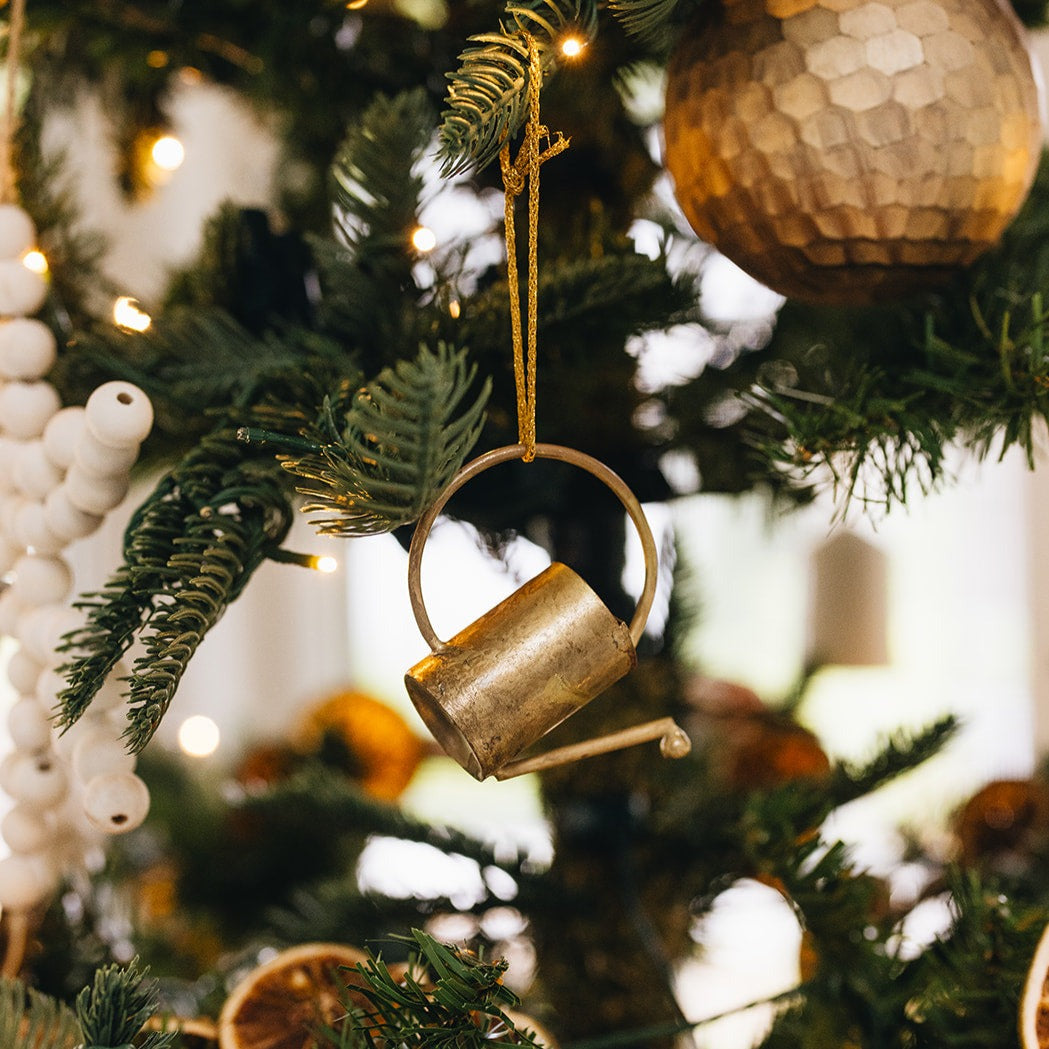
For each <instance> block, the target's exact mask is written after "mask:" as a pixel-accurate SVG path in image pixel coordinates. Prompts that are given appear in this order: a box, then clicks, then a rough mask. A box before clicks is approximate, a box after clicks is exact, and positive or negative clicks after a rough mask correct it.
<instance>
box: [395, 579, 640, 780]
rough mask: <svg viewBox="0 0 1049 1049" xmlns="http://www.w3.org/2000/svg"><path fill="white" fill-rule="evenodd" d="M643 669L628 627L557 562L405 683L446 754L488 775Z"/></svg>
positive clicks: (425, 661) (422, 664)
mask: <svg viewBox="0 0 1049 1049" xmlns="http://www.w3.org/2000/svg"><path fill="white" fill-rule="evenodd" d="M636 664H637V655H636V653H635V651H634V643H633V640H632V639H631V637H630V628H629V627H628V626H627V625H626V624H625V623H624V622H622V621H621V620H620V619H617V618H616V617H615V616H614V615H613V614H612V613H611V612H610V611H609V610H608V608H607V607H606V606H605V605H604V603H603V602H602V601H601V600H600V598H598V596H597V595H596V594H595V593H594V591H593V590H592V589H591V588H590V587H589V586H588V585H587V583H586V582H585V581H584V580H583V579H582V578H581V577H580V576H578V575H577V574H576V573H575V572H573V571H572V569H571V568H568V567H567V566H566V565H563V564H560V563H558V562H554V563H553V564H552V565H550V567H549V568H547V569H546V570H545V571H543V572H542V573H540V574H539V575H538V576H536V577H535V578H534V579H531V580H529V581H528V582H527V583H525V584H524V585H523V586H522V587H521V588H520V589H519V590H517V591H516V592H515V593H513V594H511V595H510V596H509V597H508V598H506V600H505V601H502V602H501V603H500V604H498V605H496V606H495V607H494V608H493V609H491V610H490V611H489V612H486V613H485V614H484V615H483V616H481V618H480V619H478V620H476V621H475V622H473V623H471V624H470V625H469V626H468V627H466V628H465V629H464V630H462V631H460V632H459V633H458V634H456V635H455V637H453V638H452V639H451V640H450V641H448V642H447V643H446V644H444V645H443V646H441V647H440V648H438V649H437V650H436V651H434V652H431V653H430V654H429V655H428V656H426V657H425V658H424V659H422V660H420V661H419V662H418V663H416V665H415V666H413V667H412V668H411V670H409V671H408V673H407V674H406V675H405V679H404V681H405V686H406V688H407V690H408V695H409V696H410V697H411V700H412V703H413V704H414V705H415V709H416V710H417V711H418V712H419V716H420V717H421V718H422V719H423V721H424V723H425V724H426V727H427V728H428V729H429V730H430V732H432V733H433V735H434V738H435V739H436V740H437V741H438V743H440V744H441V746H442V747H443V748H444V750H445V751H446V753H448V754H449V755H450V756H451V757H453V758H455V760H456V761H458V762H459V764H460V765H462V767H463V768H464V769H466V770H467V771H468V772H469V773H470V774H471V775H473V776H475V777H476V778H477V779H485V778H486V777H488V776H490V775H493V774H495V773H497V772H498V771H499V770H500V769H502V768H503V767H504V766H506V765H507V764H508V763H509V762H511V761H513V759H515V758H516V757H517V756H518V755H519V754H520V753H521V752H522V751H523V750H524V749H525V748H526V747H527V746H529V745H530V744H531V743H533V742H535V741H536V740H537V739H539V738H540V737H541V736H544V735H546V733H547V732H549V731H550V730H551V729H552V728H554V727H555V726H557V725H559V724H560V723H561V722H562V721H564V720H565V718H567V717H569V716H570V715H572V714H574V713H575V712H576V711H577V710H579V709H580V708H581V707H584V706H585V705H586V704H587V703H589V702H590V700H592V699H593V698H594V697H595V696H597V695H599V694H600V693H601V692H603V691H604V690H605V689H606V688H608V687H609V686H610V685H612V684H614V683H615V682H616V681H618V680H619V679H620V678H621V677H623V676H625V675H626V674H627V673H628V672H629V671H630V670H632V669H633V667H634V666H635V665H636Z"/></svg>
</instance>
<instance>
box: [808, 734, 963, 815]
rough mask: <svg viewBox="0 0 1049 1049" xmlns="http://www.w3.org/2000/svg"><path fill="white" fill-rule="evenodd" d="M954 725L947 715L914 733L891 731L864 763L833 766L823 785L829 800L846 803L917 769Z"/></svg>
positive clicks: (945, 741) (939, 747)
mask: <svg viewBox="0 0 1049 1049" xmlns="http://www.w3.org/2000/svg"><path fill="white" fill-rule="evenodd" d="M958 727H959V725H958V719H957V718H956V717H954V715H947V716H946V717H943V718H940V720H939V721H935V722H933V723H932V724H931V725H929V726H927V727H926V728H924V729H921V730H919V731H917V732H915V733H908V732H902V731H901V732H897V733H894V734H893V735H892V736H890V737H889V738H888V739H887V740H885V742H884V743H883V744H882V746H881V747H880V748H879V750H878V752H877V754H876V755H875V756H874V757H873V758H872V759H871V760H870V761H869V762H868V763H867V764H866V765H860V766H850V765H843V764H839V765H836V766H835V767H834V770H833V775H832V781H831V783H830V785H829V787H828V788H827V793H828V795H829V797H830V799H831V803H832V804H833V805H834V806H838V805H846V804H848V803H849V802H850V801H855V800H856V799H857V798H862V797H864V796H865V795H867V794H870V793H871V791H874V790H877V789H878V788H879V787H882V786H884V785H885V784H886V783H889V782H890V781H892V780H894V779H895V778H896V777H897V776H901V775H903V774H904V773H906V772H910V771H912V770H913V769H916V768H918V766H920V765H923V764H924V763H925V762H926V761H928V760H929V759H930V758H932V757H935V756H936V755H937V754H939V753H940V752H941V751H942V750H943V748H944V747H945V746H947V744H948V743H949V742H950V741H951V740H952V739H953V738H954V736H955V735H956V733H957V731H958Z"/></svg>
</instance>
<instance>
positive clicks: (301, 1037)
mask: <svg viewBox="0 0 1049 1049" xmlns="http://www.w3.org/2000/svg"><path fill="white" fill-rule="evenodd" d="M366 957H367V955H365V953H364V952H363V951H361V950H358V949H357V948H356V947H349V946H346V945H345V944H340V943H303V944H299V945H298V946H297V947H290V948H288V950H285V951H281V952H280V954H278V955H277V956H276V957H274V958H271V959H270V960H269V961H268V962H265V963H264V964H263V965H260V966H259V967H258V968H257V969H255V970H253V971H252V972H250V973H249V974H248V975H247V977H245V979H244V980H243V981H242V982H241V983H239V984H238V985H237V986H236V987H235V988H234V989H233V993H232V994H231V995H230V996H229V998H228V999H226V1003H225V1004H224V1005H223V1007H222V1012H221V1013H220V1014H219V1024H218V1041H219V1049H318V1046H319V1045H322V1044H324V1043H322V1042H318V1039H317V1036H316V1032H317V1030H318V1029H319V1028H322V1027H324V1026H326V1025H336V1024H338V1022H339V1021H340V1020H341V1019H342V1018H343V1017H344V1016H345V1015H346V1006H345V1004H344V995H345V990H344V989H345V988H347V987H353V986H354V985H359V984H360V982H361V977H360V975H359V974H358V973H356V972H354V971H353V970H352V966H355V965H356V964H357V963H358V962H363V961H364V960H365V959H366ZM346 966H350V967H351V968H349V969H347V968H345V967H346ZM349 997H350V998H351V1000H352V999H353V995H350V996H349ZM357 1004H360V1005H366V1004H367V1003H366V1001H365V999H364V998H363V997H361V998H360V1000H359V1002H358V1003H357Z"/></svg>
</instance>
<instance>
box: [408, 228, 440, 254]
mask: <svg viewBox="0 0 1049 1049" xmlns="http://www.w3.org/2000/svg"><path fill="white" fill-rule="evenodd" d="M412 246H413V247H414V248H415V250H416V251H422V252H427V251H433V249H434V248H436V247H437V237H436V236H435V234H434V232H433V230H432V229H430V228H429V227H428V226H416V227H415V229H414V230H413V231H412Z"/></svg>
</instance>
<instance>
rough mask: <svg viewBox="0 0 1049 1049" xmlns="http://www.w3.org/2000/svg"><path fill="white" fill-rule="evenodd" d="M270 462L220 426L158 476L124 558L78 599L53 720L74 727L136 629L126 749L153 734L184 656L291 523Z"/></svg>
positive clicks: (134, 521) (286, 499) (286, 500)
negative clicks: (76, 624) (77, 622)
mask: <svg viewBox="0 0 1049 1049" xmlns="http://www.w3.org/2000/svg"><path fill="white" fill-rule="evenodd" d="M291 521H292V510H291V502H290V492H289V491H288V490H287V487H286V485H285V484H284V483H283V482H282V473H281V470H280V468H279V465H278V464H277V463H276V461H275V460H274V459H273V458H271V457H270V456H269V455H267V454H265V453H261V454H260V453H258V452H256V451H254V450H246V449H245V446H244V445H243V444H242V443H240V442H238V441H237V437H236V431H235V430H233V429H231V428H229V427H225V428H220V429H219V430H216V431H215V432H214V433H212V434H210V435H209V436H208V437H207V438H206V439H205V440H204V441H202V442H201V444H200V445H199V446H198V447H197V448H196V449H194V450H193V451H192V452H191V453H190V454H189V455H187V456H186V457H185V458H184V459H183V461H182V462H181V463H180V464H179V465H178V466H177V467H176V468H175V469H174V470H173V471H172V472H171V474H169V475H168V476H167V477H165V478H164V479H163V480H162V481H161V482H160V484H159V485H158V486H157V488H156V489H155V490H154V492H153V493H152V495H151V496H150V497H149V498H148V499H147V500H146V502H145V503H144V504H143V505H142V506H141V507H140V508H139V510H138V511H137V513H136V515H135V517H134V518H133V519H132V522H131V524H130V525H129V527H128V531H127V533H126V536H125V542H124V555H125V562H124V564H123V565H122V566H121V567H120V568H119V569H118V570H117V571H116V572H115V573H114V575H113V577H112V578H111V579H110V580H109V582H107V584H106V586H105V587H104V589H103V590H102V591H100V592H98V593H95V594H90V595H87V596H86V597H85V598H84V599H82V600H81V601H79V602H77V604H78V607H82V608H84V609H86V610H87V623H86V625H85V626H84V627H82V628H80V629H79V630H76V631H74V632H73V633H72V634H70V635H69V637H68V639H67V641H66V644H65V645H64V649H63V650H64V651H66V652H69V653H70V654H71V659H70V661H69V662H68V663H67V664H66V665H65V666H64V667H62V670H63V672H64V673H65V674H66V680H67V687H66V688H65V689H64V690H63V691H62V693H61V694H60V695H59V703H60V705H61V709H60V712H59V716H58V719H57V720H58V724H59V726H61V727H68V726H69V725H72V724H73V723H74V722H75V721H76V720H77V719H78V718H79V717H80V716H81V715H82V714H83V713H84V711H85V710H86V709H87V707H88V706H89V704H90V702H91V700H92V699H93V698H94V696H95V694H96V693H97V692H98V690H99V689H100V688H101V687H102V684H103V682H104V681H105V678H106V676H107V675H108V673H109V672H110V671H111V670H112V668H113V667H114V666H115V665H116V663H117V662H118V661H119V659H120V657H121V656H122V655H123V654H124V653H125V652H126V651H127V649H128V648H129V647H130V645H131V644H132V642H133V641H134V640H135V637H136V635H139V634H142V638H143V641H144V642H145V649H146V650H145V654H144V655H142V656H140V657H139V658H137V659H136V660H135V664H134V668H133V672H132V673H131V675H130V678H129V693H128V700H129V708H128V719H129V723H128V726H127V728H126V730H125V733H124V735H125V738H126V739H127V741H128V747H129V749H130V750H132V751H139V750H141V749H142V748H143V747H144V746H145V745H146V744H147V743H148V742H149V740H150V739H151V738H152V736H153V734H154V732H155V731H156V729H157V726H158V725H159V723H160V719H161V718H162V717H163V715H164V712H165V711H166V710H167V706H168V704H169V703H170V702H171V699H172V698H173V696H174V692H175V688H176V687H177V685H178V682H179V681H180V680H181V677H182V674H183V673H184V671H185V669H186V665H187V664H188V662H189V660H190V658H191V657H192V655H193V654H194V652H195V651H196V649H197V647H198V646H199V644H200V642H201V641H202V640H203V638H204V636H205V634H206V633H207V631H208V630H210V629H211V627H212V626H214V625H215V623H216V622H217V621H218V619H219V617H220V616H221V615H222V613H223V612H224V611H225V609H226V607H227V606H228V605H229V604H230V602H232V601H233V600H235V599H236V598H237V597H238V596H239V594H240V593H241V591H242V590H243V588H244V586H245V585H246V584H247V582H248V580H249V579H250V577H251V575H252V573H253V572H254V571H255V569H256V568H257V567H258V566H259V564H261V562H262V560H263V559H264V558H265V557H266V556H267V554H269V553H270V552H272V551H275V550H276V548H277V547H278V546H279V544H280V542H281V541H282V540H283V538H284V536H285V535H286V534H287V532H288V529H289V528H290V526H291Z"/></svg>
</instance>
